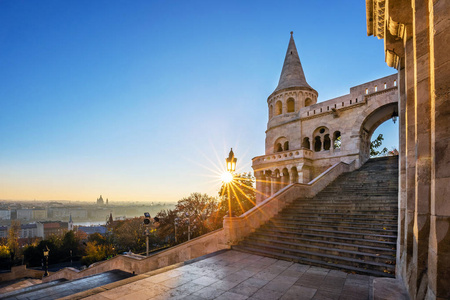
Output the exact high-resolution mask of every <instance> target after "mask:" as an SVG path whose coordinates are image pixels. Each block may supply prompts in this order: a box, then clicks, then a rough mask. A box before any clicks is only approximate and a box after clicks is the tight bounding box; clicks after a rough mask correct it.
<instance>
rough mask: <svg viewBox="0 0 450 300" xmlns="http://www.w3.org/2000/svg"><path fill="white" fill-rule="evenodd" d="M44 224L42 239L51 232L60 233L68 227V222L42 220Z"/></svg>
mask: <svg viewBox="0 0 450 300" xmlns="http://www.w3.org/2000/svg"><path fill="white" fill-rule="evenodd" d="M42 224H44V239H47V238H48V237H49V236H51V235H52V234H56V235H62V234H64V232H65V231H67V230H68V229H69V224H68V222H42Z"/></svg>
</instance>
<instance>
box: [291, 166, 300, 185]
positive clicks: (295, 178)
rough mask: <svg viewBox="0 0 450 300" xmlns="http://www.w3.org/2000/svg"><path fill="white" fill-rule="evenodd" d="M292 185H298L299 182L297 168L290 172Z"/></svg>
mask: <svg viewBox="0 0 450 300" xmlns="http://www.w3.org/2000/svg"><path fill="white" fill-rule="evenodd" d="M289 177H290V180H291V182H290V183H297V182H298V172H297V168H291V171H290V176H289Z"/></svg>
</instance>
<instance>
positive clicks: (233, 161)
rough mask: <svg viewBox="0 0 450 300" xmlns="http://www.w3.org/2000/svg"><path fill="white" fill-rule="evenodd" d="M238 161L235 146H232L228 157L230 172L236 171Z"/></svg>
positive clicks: (228, 169)
mask: <svg viewBox="0 0 450 300" xmlns="http://www.w3.org/2000/svg"><path fill="white" fill-rule="evenodd" d="M236 161H237V158H235V157H234V153H233V148H231V150H230V153H229V154H228V158H227V159H226V162H227V171H228V172H230V173H233V172H234V171H236Z"/></svg>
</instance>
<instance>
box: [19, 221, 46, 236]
mask: <svg viewBox="0 0 450 300" xmlns="http://www.w3.org/2000/svg"><path fill="white" fill-rule="evenodd" d="M36 237H39V238H44V225H43V224H42V223H39V222H37V223H30V224H23V225H21V226H20V232H19V238H36Z"/></svg>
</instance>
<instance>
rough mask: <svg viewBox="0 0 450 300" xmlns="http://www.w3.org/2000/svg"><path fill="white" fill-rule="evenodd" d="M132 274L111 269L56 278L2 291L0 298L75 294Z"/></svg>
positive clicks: (53, 296) (59, 296)
mask: <svg viewBox="0 0 450 300" xmlns="http://www.w3.org/2000/svg"><path fill="white" fill-rule="evenodd" d="M132 276H134V275H133V274H130V273H127V272H123V271H120V270H113V271H108V272H105V273H100V274H96V275H92V276H88V277H84V278H80V279H75V280H71V281H68V280H66V279H58V280H54V281H50V282H45V283H40V284H36V285H32V286H29V287H25V288H22V289H18V290H15V291H12V292H9V293H4V294H2V295H0V299H2V300H3V299H10V300H13V299H14V300H16V299H17V300H18V299H33V300H34V299H36V300H37V299H42V300H52V299H58V298H62V297H65V296H70V295H73V294H76V293H78V292H81V291H85V290H90V289H93V288H96V287H99V286H102V285H105V284H109V283H112V282H116V281H119V280H123V279H126V278H129V277H132Z"/></svg>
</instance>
